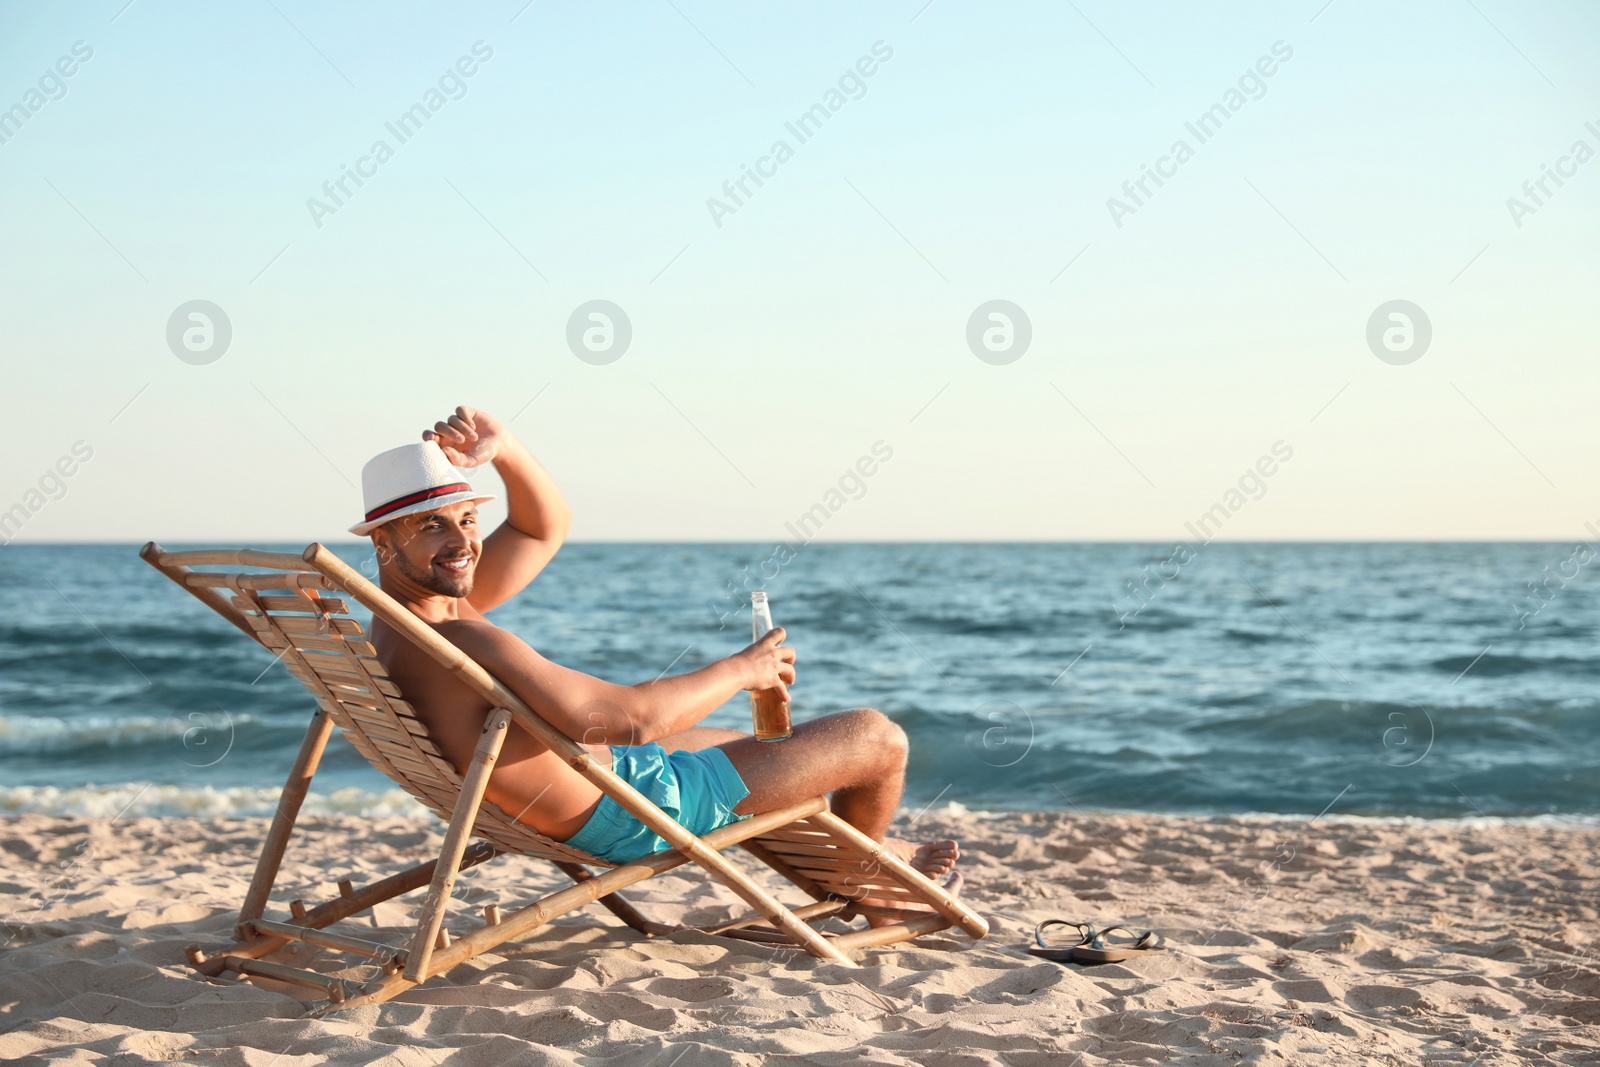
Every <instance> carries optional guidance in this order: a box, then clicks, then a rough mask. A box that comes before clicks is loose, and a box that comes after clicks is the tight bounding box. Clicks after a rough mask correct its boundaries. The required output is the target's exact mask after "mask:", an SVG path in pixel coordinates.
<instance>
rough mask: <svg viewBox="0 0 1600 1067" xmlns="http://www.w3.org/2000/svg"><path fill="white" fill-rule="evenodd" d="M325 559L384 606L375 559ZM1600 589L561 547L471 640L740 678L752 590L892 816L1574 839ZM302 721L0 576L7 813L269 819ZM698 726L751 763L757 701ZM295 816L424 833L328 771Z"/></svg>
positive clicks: (128, 562) (1579, 560)
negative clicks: (881, 738) (1360, 823)
mask: <svg viewBox="0 0 1600 1067" xmlns="http://www.w3.org/2000/svg"><path fill="white" fill-rule="evenodd" d="M167 547H169V548H178V547H204V546H177V545H169V546H167ZM254 547H258V548H264V549H272V550H278V551H298V550H299V549H301V548H303V547H304V546H302V545H256V546H254ZM337 551H338V552H339V554H340V555H341V556H342V557H343V558H344V559H345V560H346V561H348V562H349V563H351V564H352V565H354V566H356V567H358V568H361V569H363V570H365V571H366V572H367V573H369V574H371V573H373V570H374V565H373V560H372V556H371V549H370V546H365V545H354V544H352V545H347V546H342V547H338V549H337ZM1593 556H1594V554H1593V552H1592V551H1591V550H1590V548H1589V547H1588V546H1586V545H1582V544H1560V543H1529V544H1517V543H1445V544H1422V543H1372V544H1360V543H1338V544H1315V543H1292V544H1258V543H1248V544H1247V543H1212V544H1208V545H1186V546H1174V545H1170V544H1168V545H1162V544H1129V543H1118V544H1083V543H1050V544H1033V543H1029V544H1018V543H983V544H955V543H931V544H930V543H914V544H899V543H896V544H887V543H884V544H878V543H867V544H862V543H849V544H842V543H827V544H824V543H812V544H806V545H796V546H786V547H784V548H783V549H782V550H779V551H775V550H774V546H771V545H758V544H729V543H717V544H633V543H629V544H615V543H604V544H602V543H588V544H585V543H579V544H569V545H567V546H566V547H564V548H563V549H562V551H561V552H560V553H559V554H558V555H557V557H556V558H555V559H554V560H553V561H552V562H551V564H550V565H549V566H548V568H547V569H546V570H545V572H544V573H543V574H541V575H540V576H539V577H538V579H537V580H535V581H534V582H533V584H532V585H530V586H529V587H528V588H527V589H526V590H525V591H524V592H523V593H522V594H521V595H520V596H518V597H517V598H516V599H514V600H513V601H512V602H510V603H508V604H506V605H504V606H502V607H501V608H499V609H497V610H496V611H495V612H494V613H493V614H492V615H491V616H490V618H491V619H492V621H494V622H495V623H496V624H498V625H500V626H502V627H504V628H506V629H508V630H510V631H512V632H514V633H516V634H517V635H519V636H520V637H522V638H523V639H524V640H526V641H527V642H528V643H529V644H530V645H532V646H533V647H534V648H536V649H538V650H539V651H540V652H541V653H542V654H543V655H545V656H547V657H549V658H550V659H553V660H555V661H557V662H559V663H562V664H565V665H566V666H569V667H572V668H575V669H577V670H581V671H586V672H589V673H591V674H594V675H597V676H600V677H602V678H606V679H608V680H610V681H614V682H620V683H634V682H640V681H647V680H650V679H654V678H657V677H659V676H661V675H663V674H671V673H676V672H682V671H689V670H693V669H695V668H697V667H701V666H704V665H705V664H707V663H710V662H713V661H715V660H717V659H719V658H722V657H724V656H728V655H731V654H733V653H735V652H737V651H738V650H739V649H741V648H742V647H744V646H745V645H746V644H748V643H749V639H750V620H749V596H748V593H749V590H750V589H753V588H765V589H766V590H767V591H768V594H769V596H770V598H771V604H772V612H773V615H774V617H775V619H776V621H777V622H778V624H779V625H781V626H783V627H785V628H786V629H787V631H788V634H789V638H788V640H789V643H790V644H792V645H793V646H794V647H795V648H796V650H797V657H798V661H797V667H798V679H797V683H796V685H795V686H794V688H793V699H794V704H793V709H794V715H795V717H796V719H797V720H805V719H809V718H813V717H817V716H822V715H827V714H830V713H833V712H837V711H841V710H844V709H847V708H853V707H861V706H870V707H876V708H879V709H881V710H883V711H884V712H885V713H887V714H888V715H889V716H891V717H892V718H893V719H894V720H895V721H896V722H898V723H900V724H901V726H903V727H904V728H905V730H906V732H907V733H908V734H909V736H910V738H911V762H910V768H909V772H908V780H907V786H906V797H905V804H906V807H907V809H908V810H910V811H911V812H913V813H917V812H921V811H926V810H929V809H931V808H935V807H938V808H940V809H949V808H951V806H952V805H953V806H955V809H954V810H962V809H964V810H966V811H969V812H973V813H978V814H982V813H986V812H1006V811H1017V810H1043V809H1057V810H1070V811H1082V812H1096V811H1123V812H1126V811H1133V812H1168V813H1193V814H1203V815H1255V814H1278V815H1291V816H1301V817H1305V818H1313V819H1314V818H1324V817H1330V818H1334V817H1337V818H1344V817H1364V816H1391V817H1393V816H1400V817H1417V818H1446V819H1486V818H1487V819H1495V820H1499V819H1517V820H1523V819H1537V820H1541V821H1544V820H1555V821H1567V822H1573V821H1575V822H1581V823H1594V822H1596V821H1597V820H1600V646H1597V642H1596V623H1597V621H1600V583H1597V582H1596V581H1595V580H1594V578H1593V575H1592V574H1591V573H1590V571H1591V570H1593V569H1595V568H1594V562H1595V561H1594V558H1593ZM364 622H365V620H364V619H363V623H364ZM312 710H313V705H312V702H311V700H310V698H309V697H308V695H307V694H306V693H305V692H304V691H303V690H302V689H301V688H300V686H299V683H297V682H296V681H295V680H294V679H293V678H291V677H290V676H289V675H288V673H287V672H286V671H285V670H284V668H283V667H282V666H281V665H279V664H276V663H275V662H274V660H273V658H272V656H271V655H269V654H268V653H267V652H266V651H265V650H263V649H261V648H259V647H257V646H255V645H253V644H252V643H251V642H250V641H249V640H248V639H246V638H245V637H244V636H243V635H241V634H240V633H239V632H238V631H237V630H235V629H233V628H232V627H231V626H230V625H228V624H227V623H226V622H224V621H223V620H222V619H220V618H218V617H217V616H215V615H214V614H212V613H211V612H210V610H209V609H207V608H205V607H204V606H203V605H202V604H200V603H199V602H197V601H195V600H194V599H192V598H191V597H189V596H188V595H187V594H186V593H184V592H183V591H182V590H180V589H179V588H178V587H177V586H175V585H174V584H172V583H171V582H170V581H169V580H167V579H166V578H165V577H163V576H162V575H161V574H159V573H158V572H156V571H155V570H154V569H152V568H151V567H150V566H148V565H147V564H145V563H144V562H143V561H142V560H140V558H139V556H138V546H137V545H131V544H130V545H77V544H74V545H33V544H12V545H6V546H4V547H3V548H0V814H15V813H21V812H49V813H58V814H64V815H79V816H103V817H108V818H109V817H120V816H148V815H157V816H163V815H168V816H175V815H261V814H270V813H271V811H272V809H273V804H274V801H275V799H276V796H277V793H278V790H279V789H280V788H281V786H282V783H283V779H284V776H285V775H286V773H287V772H288V769H289V766H290V763H291V761H292V759H293V757H294V753H295V750H296V748H297V746H298V744H299V741H300V738H301V736H302V734H303V733H304V731H305V728H306V725H307V722H308V719H309V716H310V714H311V712H312ZM706 722H707V724H710V725H718V726H729V727H736V728H741V729H746V730H748V729H749V727H750V706H749V700H748V697H747V696H746V695H745V694H737V695H735V696H734V697H733V698H732V699H730V700H729V701H728V702H727V703H726V704H724V705H723V706H722V707H721V708H719V709H718V710H717V711H715V712H714V713H712V715H711V716H710V717H709V718H708V719H707V720H706ZM307 810H309V811H314V812H328V813H331V812H350V813H361V814H367V815H410V816H415V817H417V818H431V816H428V815H427V814H426V812H425V811H424V810H423V809H422V808H421V807H420V805H417V804H416V803H415V802H413V801H411V800H410V799H409V798H408V797H406V796H405V795H404V794H403V793H401V792H400V791H399V790H398V789H396V788H395V787H394V786H393V785H392V784H391V783H390V782H389V780H388V779H386V778H384V777H383V776H382V775H381V774H379V773H378V772H377V771H375V770H373V769H372V768H371V767H369V766H368V765H367V764H366V763H365V762H364V761H363V760H362V759H361V757H360V756H359V755H358V754H357V753H356V752H355V750H354V749H353V748H351V747H350V746H349V745H348V744H347V743H345V742H344V741H343V740H335V742H334V743H333V744H332V746H331V747H330V749H329V751H328V754H327V756H326V757H325V758H324V760H323V764H322V768H321V770H320V771H319V773H318V775H317V778H316V781H315V783H314V787H313V798H312V800H311V802H310V803H309V805H308V809H307Z"/></svg>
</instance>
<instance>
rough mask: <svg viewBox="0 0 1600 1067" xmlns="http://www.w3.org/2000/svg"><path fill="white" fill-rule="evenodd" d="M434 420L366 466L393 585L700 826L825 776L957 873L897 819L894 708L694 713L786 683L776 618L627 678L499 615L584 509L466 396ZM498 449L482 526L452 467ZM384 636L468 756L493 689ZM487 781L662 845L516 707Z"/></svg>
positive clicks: (395, 593) (594, 833) (509, 794)
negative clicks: (764, 735) (494, 616)
mask: <svg viewBox="0 0 1600 1067" xmlns="http://www.w3.org/2000/svg"><path fill="white" fill-rule="evenodd" d="M422 437H423V442H424V443H423V444H421V445H408V446H405V447H404V448H399V449H394V450H391V451H390V452H386V453H384V454H382V455H380V456H378V457H377V458H375V459H374V460H373V461H372V462H370V463H368V464H367V467H366V469H364V470H363V471H362V482H363V490H364V493H365V496H366V504H367V516H366V521H365V522H362V523H358V524H357V525H356V526H354V527H352V528H351V529H352V532H354V533H358V534H362V535H368V534H370V536H371V537H372V541H373V544H374V546H375V548H376V550H377V558H378V561H379V581H380V584H381V585H382V586H383V589H384V591H385V592H387V593H388V594H389V595H390V596H392V597H394V598H395V599H396V600H397V601H399V602H400V603H401V604H403V605H405V606H406V607H407V608H409V609H410V610H411V611H412V612H413V613H415V614H416V616H417V617H418V618H419V619H421V620H422V621H423V622H426V623H428V624H429V625H430V626H432V627H433V628H434V629H435V630H437V631H438V632H439V634H440V635H442V636H443V637H445V638H447V639H448V640H450V641H451V642H452V643H454V644H455V645H456V646H457V647H458V648H460V649H461V650H462V651H464V652H465V653H466V654H467V655H469V656H471V657H472V658H473V659H475V660H477V661H478V662H479V663H480V664H482V665H483V666H484V668H485V669H487V670H488V671H489V672H490V673H492V674H494V675H495V677H497V678H499V679H500V680H501V681H502V682H503V683H504V684H505V685H506V686H507V687H509V688H510V689H511V690H512V691H513V692H514V693H516V694H517V695H518V696H519V697H521V698H522V699H523V700H524V701H525V702H526V703H527V704H528V705H529V706H530V707H532V708H534V709H535V710H536V711H538V713H539V714H540V715H542V716H543V717H544V719H545V720H546V721H547V722H549V723H550V724H551V725H552V726H554V727H555V728H556V729H558V730H560V731H561V732H563V733H565V734H566V735H567V736H568V737H571V738H573V739H574V740H577V741H579V742H581V743H582V744H584V746H585V747H587V748H588V749H589V751H590V752H592V753H594V755H595V756H596V758H597V759H599V760H601V761H602V762H608V763H610V764H611V765H612V767H613V769H614V770H615V771H616V772H617V773H618V774H619V775H621V776H622V777H623V778H624V779H626V780H628V781H629V782H630V784H632V785H633V786H634V787H635V788H637V789H639V790H640V791H641V792H642V793H644V794H645V795H646V796H648V797H650V798H651V799H652V800H654V801H655V802H656V803H657V804H660V805H661V806H662V807H664V808H666V810H667V812H668V814H671V815H674V816H675V817H677V818H678V819H679V821H680V822H682V823H683V824H684V825H685V826H687V827H688V829H689V830H691V831H692V832H693V833H695V834H700V835H703V834H705V833H707V832H709V831H711V830H713V829H716V828H718V827H720V826H724V825H727V824H728V823H731V822H734V821H736V820H737V819H740V818H744V817H747V816H749V815H751V814H754V813H756V812H762V811H770V810H772V809H774V808H779V807H783V806H785V805H788V804H793V803H796V802H798V801H801V800H804V799H806V798H807V797H813V796H816V795H817V794H819V793H828V794H830V795H831V797H832V810H833V811H834V812H835V813H837V814H838V815H839V817H840V818H842V819H844V820H846V821H847V822H849V823H850V824H851V825H853V826H855V827H856V828H857V829H859V830H860V831H862V832H863V833H865V834H867V835H868V836H870V837H872V838H873V839H874V840H878V841H883V842H884V843H885V844H888V845H889V846H890V847H892V848H894V849H895V851H896V852H898V853H899V854H900V855H901V856H902V857H903V858H904V859H905V860H906V861H907V862H909V863H910V864H911V865H912V866H913V867H916V868H917V869H918V870H921V871H922V872H923V873H925V874H927V875H929V876H930V877H933V878H935V879H940V878H943V879H945V888H946V889H947V890H948V891H951V892H956V891H959V889H960V877H961V876H960V874H959V873H958V872H956V871H955V870H954V867H955V863H956V859H957V857H958V854H959V853H958V849H957V846H956V842H954V841H949V840H941V841H930V842H926V843H924V844H921V845H916V844H912V843H911V842H908V841H902V840H899V839H897V838H888V837H886V836H885V834H886V832H887V830H888V828H889V821H890V819H891V818H892V817H893V815H894V812H895V808H896V807H897V806H898V805H899V803H900V793H901V789H902V787H903V785H904V782H905V768H906V752H907V742H906V735H905V732H904V731H903V730H901V729H900V727H899V726H897V725H895V723H894V722H893V721H891V720H890V719H889V718H888V717H887V716H885V715H884V714H883V713H882V712H879V711H875V710H873V709H870V708H857V709H855V710H854V711H846V712H843V713H841V714H838V715H829V716H827V717H825V718H820V719H813V720H811V721H809V722H803V723H799V724H797V725H796V726H795V728H794V735H793V736H792V737H791V738H789V739H788V740H786V741H784V742H781V743H776V744H773V743H763V742H758V741H756V740H755V738H754V737H752V736H751V735H749V734H744V733H740V732H738V731H736V730H723V729H716V728H712V727H706V726H698V725H696V724H697V723H699V722H700V720H702V719H704V718H705V717H706V716H707V715H709V714H710V713H711V712H712V711H713V710H715V709H716V708H718V707H720V706H721V705H722V704H723V703H725V702H726V701H727V700H728V699H729V698H730V697H732V696H733V695H734V694H735V693H738V692H739V691H741V690H760V689H774V688H775V689H778V690H779V691H781V692H782V693H783V694H784V696H785V697H787V696H788V687H789V685H791V684H793V682H794V679H795V671H794V661H795V652H794V649H793V648H791V647H789V646H786V645H784V644H783V638H784V632H783V630H782V629H781V628H780V629H776V630H773V631H772V632H771V633H769V634H768V635H767V636H766V637H764V638H762V639H761V640H760V641H757V642H756V643H755V644H752V645H751V646H749V647H748V648H746V649H744V650H743V651H742V652H739V653H737V654H735V655H732V656H729V657H728V658H726V659H722V660H718V661H717V662H715V663H712V664H710V665H709V666H706V667H702V668H700V669H699V670H697V671H691V672H689V673H687V674H681V675H676V676H674V677H670V678H660V679H657V680H655V681H649V682H640V683H638V684H636V685H617V684H614V683H612V682H607V681H603V680H601V679H599V678H595V677H592V676H590V675H587V674H583V673H582V672H580V671H575V670H571V669H569V668H567V667H563V666H561V665H560V664H558V663H553V662H551V661H550V660H548V659H545V658H544V657H543V656H541V655H540V654H539V653H538V652H536V651H534V650H533V649H532V648H531V647H529V646H528V644H527V643H526V642H524V641H522V640H521V639H519V638H518V637H517V636H516V635H515V634H511V633H508V632H507V631H505V630H502V629H500V628H499V627H497V626H495V625H494V624H493V623H491V622H489V621H487V620H486V619H485V618H484V615H483V613H484V612H486V611H489V610H490V609H492V608H494V607H495V606H497V605H499V604H503V603H505V602H506V601H507V600H510V599H511V598H512V597H514V596H516V595H517V593H519V592H521V591H522V589H523V588H524V587H525V586H526V585H527V584H528V583H529V582H531V581H533V579H534V577H535V576H536V575H538V573H539V572H540V571H541V570H543V569H544V567H545V565H546V564H547V563H549V562H550V559H551V557H553V556H554V555H555V554H556V551H557V550H558V549H559V548H560V547H561V544H562V542H563V540H565V538H566V534H567V529H568V527H569V526H570V525H571V521H572V512H571V510H570V509H569V508H568V507H567V503H566V501H565V500H564V499H563V498H562V496H561V492H560V490H558V489H557V488H556V485H555V482H554V481H553V480H552V479H551V478H550V476H549V474H547V473H546V472H545V470H544V468H543V467H541V466H540V465H539V463H538V462H537V461H536V460H535V459H534V458H533V456H532V455H530V454H529V452H528V451H527V449H525V448H524V447H523V446H522V445H521V443H519V442H518V441H517V439H516V438H515V437H513V436H512V435H511V433H510V432H509V431H508V430H507V429H506V428H505V427H504V426H502V425H501V424H500V423H499V422H498V421H497V420H495V419H494V418H493V417H491V416H489V415H487V414H485V413H484V412H481V411H477V410H474V409H472V408H467V407H460V408H457V409H456V413H455V414H454V415H452V416H450V417H449V419H447V420H446V421H443V422H439V423H436V424H435V425H434V427H433V429H431V430H425V431H424V432H423V435H422ZM486 463H493V464H494V466H495V470H496V471H498V472H499V474H500V477H501V479H502V480H503V481H504V482H505V487H506V497H507V506H508V511H509V516H508V517H507V519H506V521H505V522H504V523H503V524H502V525H501V526H500V527H499V528H498V529H497V530H495V531H494V532H493V533H491V534H490V535H489V536H488V537H483V536H482V534H481V531H480V529H479V526H478V510H477V504H478V503H479V502H480V501H482V500H489V499H493V498H492V497H488V496H485V495H483V494H481V493H477V492H476V491H474V490H473V489H472V487H471V486H470V485H467V484H466V483H464V482H461V481H459V480H458V475H457V474H456V473H455V472H454V471H453V470H451V467H452V466H454V467H460V468H472V467H478V466H482V465H483V464H486ZM371 637H372V643H373V645H374V646H375V647H376V649H377V654H378V658H379V659H380V660H382V662H383V664H384V666H385V667H386V668H388V671H389V674H390V675H391V676H392V677H393V678H394V680H395V682H396V683H397V684H398V685H399V686H400V688H401V689H402V690H403V691H404V692H405V694H406V696H407V698H408V700H409V701H410V703H411V704H412V705H413V706H414V707H415V708H416V710H417V714H418V716H420V717H421V718H422V720H423V721H424V722H426V723H427V725H428V730H429V734H430V736H431V737H432V738H433V740H434V742H435V743H436V744H437V745H438V746H439V749H440V751H441V752H442V753H443V754H444V756H445V758H446V759H448V760H450V761H451V762H452V763H453V764H455V766H456V767H457V769H458V770H461V771H463V772H464V771H465V770H466V767H467V764H468V763H469V762H470V761H471V759H472V753H473V749H474V747H475V746H476V744H477V742H478V737H479V734H480V733H481V732H482V730H483V724H484V722H485V720H486V718H487V716H488V713H489V711H490V707H489V704H488V703H487V702H486V701H484V700H483V698H481V697H480V696H478V695H477V694H475V693H474V692H472V691H471V690H469V689H468V688H467V687H466V686H465V685H463V684H461V683H460V682H459V681H457V680H456V679H455V678H453V677H452V676H451V674H450V672H448V671H446V670H445V669H444V668H442V667H440V666H439V665H438V664H437V663H435V662H434V661H433V660H432V659H431V658H429V657H428V656H426V655H424V654H422V653H421V652H420V651H419V650H418V649H417V648H416V647H415V646H413V645H412V644H411V643H410V642H409V641H407V640H406V639H405V638H404V637H402V636H401V635H400V634H399V633H397V632H396V631H395V630H393V629H392V628H391V627H389V626H387V625H386V624H384V623H383V622H382V621H381V620H378V619H374V620H373V625H372V634H371ZM486 795H487V797H488V799H489V800H491V801H493V802H494V803H495V804H496V805H498V806H499V807H500V808H501V809H502V810H504V811H506V812H507V813H511V814H514V815H515V817H516V818H517V819H518V820H519V821H521V822H524V823H526V824H527V825H529V826H531V827H533V828H534V829H535V830H537V831H538V832H539V833H541V834H543V835H545V836H546V837H550V838H553V839H555V840H557V841H565V842H567V843H569V844H571V845H573V846H574V847H576V848H581V849H583V850H584V851H586V852H589V853H590V854H592V855H598V856H601V857H603V858H605V859H607V860H609V861H610V862H613V863H627V862H630V861H632V860H634V859H637V858H639V857H640V856H643V855H647V854H649V853H650V852H654V851H656V850H658V849H661V848H665V847H667V845H666V843H665V842H664V841H662V840H661V838H660V837H658V836H657V835H656V834H654V833H653V832H652V831H650V830H649V829H648V828H647V827H645V826H644V825H643V824H641V823H640V822H639V821H638V820H637V819H636V818H634V817H633V816H632V815H630V814H628V813H627V812H626V811H624V810H623V809H622V808H621V807H619V806H618V805H617V804H616V803H615V802H614V801H612V800H611V799H610V798H609V797H605V796H604V795H603V794H602V793H601V792H600V791H599V790H598V789H596V788H595V787H594V785H592V784H591V783H590V782H589V781H588V780H587V779H585V778H584V777H583V776H582V775H580V774H578V773H577V771H575V770H573V769H572V768H571V767H569V766H568V765H567V764H566V763H565V762H564V761H563V760H562V759H561V758H560V757H559V756H557V755H556V754H555V753H553V752H551V751H550V750H549V749H548V748H546V747H545V746H544V745H543V744H541V743H540V742H539V741H538V740H537V739H535V738H534V737H533V735H531V734H529V733H528V732H526V731H525V730H522V729H520V728H519V727H517V726H516V724H515V723H513V724H512V726H511V728H510V730H509V732H508V735H507V737H506V740H505V743H504V747H503V748H502V749H501V751H500V756H499V758H498V760H497V761H496V763H495V769H494V772H493V774H492V775H491V776H490V780H489V786H488V791H487V794H486Z"/></svg>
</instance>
